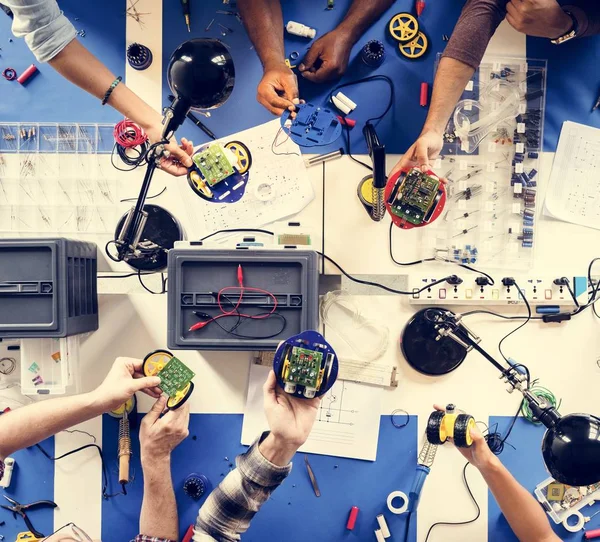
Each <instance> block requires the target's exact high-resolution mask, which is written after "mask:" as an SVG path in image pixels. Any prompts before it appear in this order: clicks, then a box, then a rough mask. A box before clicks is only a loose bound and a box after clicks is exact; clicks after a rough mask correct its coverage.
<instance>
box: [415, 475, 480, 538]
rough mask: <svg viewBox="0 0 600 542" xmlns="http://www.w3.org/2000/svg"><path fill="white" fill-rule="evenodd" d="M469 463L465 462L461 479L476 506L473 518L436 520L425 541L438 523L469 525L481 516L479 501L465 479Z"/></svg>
mask: <svg viewBox="0 0 600 542" xmlns="http://www.w3.org/2000/svg"><path fill="white" fill-rule="evenodd" d="M469 465H470V463H466V464H465V466H464V468H463V481H464V483H465V487H466V488H467V491H468V492H469V497H471V500H472V501H473V504H474V505H475V508H477V514H476V515H475V517H474V518H473V519H469V520H467V521H438V522H437V523H434V524H433V525H432V526H431V527H429V530H428V531H427V536H426V537H425V542H427V541H428V540H429V535H430V534H431V531H433V529H434V528H435V527H438V526H439V525H448V526H451V525H469V524H470V523H475V522H476V521H477V520H478V519H479V517H480V516H481V508H480V507H479V503H478V502H477V500H476V499H475V496H474V495H473V491H472V490H471V487H470V486H469V481H468V480H467V467H468V466H469Z"/></svg>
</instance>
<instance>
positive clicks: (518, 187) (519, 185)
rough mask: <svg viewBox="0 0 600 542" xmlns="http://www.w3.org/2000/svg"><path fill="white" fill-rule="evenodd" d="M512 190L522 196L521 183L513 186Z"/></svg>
mask: <svg viewBox="0 0 600 542" xmlns="http://www.w3.org/2000/svg"><path fill="white" fill-rule="evenodd" d="M513 188H514V189H515V194H522V193H523V185H522V184H521V183H515V185H514V186H513Z"/></svg>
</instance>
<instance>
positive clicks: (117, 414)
mask: <svg viewBox="0 0 600 542" xmlns="http://www.w3.org/2000/svg"><path fill="white" fill-rule="evenodd" d="M135 403H136V398H135V395H132V396H131V398H130V399H128V400H127V402H126V403H123V404H122V405H119V406H118V407H117V408H115V409H114V410H111V411H110V412H109V413H108V414H109V415H110V416H112V417H113V418H122V417H123V412H125V410H127V414H130V413H131V412H133V409H134V408H135Z"/></svg>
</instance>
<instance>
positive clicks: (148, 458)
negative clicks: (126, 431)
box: [140, 396, 190, 464]
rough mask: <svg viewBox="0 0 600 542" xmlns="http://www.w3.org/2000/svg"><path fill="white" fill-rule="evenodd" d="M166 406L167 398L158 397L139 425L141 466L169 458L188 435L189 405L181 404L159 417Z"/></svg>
mask: <svg viewBox="0 0 600 542" xmlns="http://www.w3.org/2000/svg"><path fill="white" fill-rule="evenodd" d="M166 404H167V398H166V397H165V396H161V397H159V398H158V399H157V401H156V403H154V405H153V406H152V408H151V409H150V411H149V412H148V414H146V415H145V416H144V419H143V420H142V423H141V424H140V456H141V460H142V464H143V463H144V462H149V463H154V462H156V461H157V460H162V459H166V458H168V457H170V455H171V452H172V451H173V450H174V449H175V448H176V447H177V446H178V445H179V444H180V443H181V442H182V441H184V440H185V439H186V438H187V436H188V435H189V424H190V406H189V403H185V404H183V405H182V406H181V407H179V408H178V409H177V410H169V411H168V412H167V413H166V414H165V415H164V416H162V417H161V414H162V413H163V412H164V410H165V406H166Z"/></svg>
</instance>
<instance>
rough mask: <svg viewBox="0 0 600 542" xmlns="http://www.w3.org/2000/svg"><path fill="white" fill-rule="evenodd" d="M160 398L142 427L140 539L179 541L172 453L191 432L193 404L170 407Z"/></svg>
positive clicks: (163, 398)
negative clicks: (175, 408)
mask: <svg viewBox="0 0 600 542" xmlns="http://www.w3.org/2000/svg"><path fill="white" fill-rule="evenodd" d="M165 406H166V399H165V397H160V398H159V399H158V400H157V401H156V403H154V405H153V406H152V409H151V410H150V412H148V414H146V416H144V419H143V420H142V423H141V426H140V457H141V463H142V471H143V474H144V497H143V500H142V511H141V513H140V533H142V534H141V535H139V536H138V538H137V540H136V542H137V541H140V542H141V541H142V540H146V539H147V540H152V541H154V540H155V539H160V540H164V541H170V540H178V538H179V535H178V531H179V524H178V519H177V503H176V502H175V492H174V491H173V481H172V479H171V452H172V451H173V450H174V449H175V448H176V447H177V446H178V445H179V444H180V443H181V442H182V441H183V440H185V439H186V438H187V436H188V434H189V429H188V427H189V423H190V407H189V404H188V403H186V404H184V405H183V406H181V407H180V408H178V409H177V410H169V411H168V412H167V413H166V414H165V415H164V416H162V417H161V414H162V413H163V411H164V409H165Z"/></svg>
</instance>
